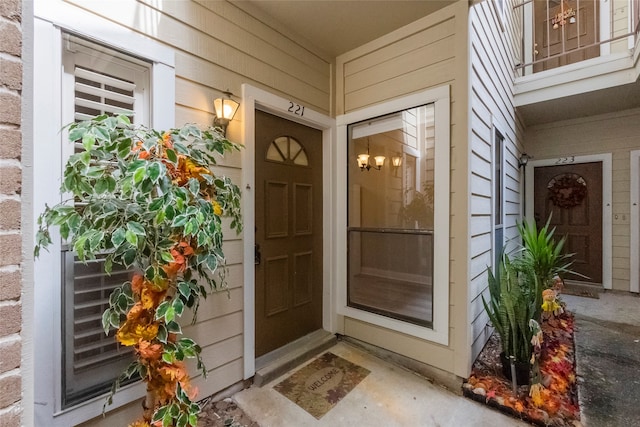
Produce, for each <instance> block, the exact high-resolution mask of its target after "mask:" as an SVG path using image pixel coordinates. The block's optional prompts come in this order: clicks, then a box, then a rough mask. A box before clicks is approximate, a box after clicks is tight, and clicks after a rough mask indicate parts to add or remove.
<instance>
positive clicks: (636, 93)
mask: <svg viewBox="0 0 640 427" xmlns="http://www.w3.org/2000/svg"><path fill="white" fill-rule="evenodd" d="M631 108H640V81H636V82H634V83H630V84H625V85H620V86H614V87H610V88H607V89H601V90H595V91H591V92H584V93H580V94H577V95H572V96H565V97H562V98H557V99H551V100H548V101H543V102H538V103H534V104H529V105H523V106H520V107H518V111H519V112H520V113H521V117H522V118H523V120H524V122H525V124H526V125H527V126H534V125H538V124H543V123H551V122H555V121H560V120H569V119H577V118H580V117H589V116H594V115H597V114H605V113H614V112H616V111H623V110H628V109H631Z"/></svg>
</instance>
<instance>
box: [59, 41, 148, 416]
mask: <svg viewBox="0 0 640 427" xmlns="http://www.w3.org/2000/svg"><path fill="white" fill-rule="evenodd" d="M63 43H64V46H63V47H64V49H63V85H62V94H63V98H64V100H63V112H62V114H63V120H64V122H65V123H69V122H72V121H81V120H86V119H89V118H91V117H93V116H96V115H100V114H117V113H125V114H127V115H128V116H129V117H130V119H131V120H132V122H134V123H136V124H142V125H147V126H148V125H149V110H150V108H149V99H148V98H149V96H148V92H149V90H148V88H149V85H150V81H149V76H150V66H151V65H150V64H148V63H145V62H142V61H140V60H138V59H136V58H133V57H130V56H127V55H124V54H122V53H120V52H118V51H115V50H113V49H109V48H107V47H104V46H101V45H97V44H95V43H92V42H89V41H87V40H83V39H81V38H78V37H75V36H71V35H66V37H63ZM80 148H81V147H74V146H72V145H71V144H67V143H65V144H64V146H63V156H62V161H63V163H64V162H66V159H67V158H68V156H69V155H70V154H72V153H73V151H75V150H78V149H80ZM62 260H63V262H62V266H63V269H62V278H61V288H62V289H61V291H62V295H63V298H62V310H61V312H62V316H63V321H62V330H61V331H60V333H61V341H62V344H63V347H62V348H63V354H62V407H63V408H67V407H69V406H73V405H75V404H77V403H80V402H83V401H85V400H88V399H90V398H92V397H94V396H97V395H99V394H102V393H104V392H106V391H108V390H109V389H110V387H111V383H112V382H113V380H114V379H115V378H116V377H117V376H118V375H119V374H120V372H121V371H122V370H123V369H124V368H125V367H126V366H127V365H128V364H129V363H130V362H131V352H130V349H124V348H120V347H119V346H118V345H117V343H116V341H115V339H114V338H113V335H109V336H106V335H105V334H104V331H103V329H102V321H101V319H102V313H103V312H104V310H105V309H106V308H107V307H108V302H109V295H110V294H111V291H112V290H113V289H114V288H115V287H116V286H119V285H121V284H122V283H123V282H125V281H127V280H129V278H130V276H131V274H132V272H131V271H127V270H123V269H121V268H120V269H118V268H117V267H116V266H114V271H113V272H112V274H111V275H106V274H105V273H104V268H103V262H102V260H101V259H96V260H94V261H90V262H89V263H88V264H86V265H85V264H84V263H82V262H80V261H79V260H78V259H77V257H76V256H74V254H73V253H72V252H70V251H68V250H67V248H65V246H64V245H63V246H62Z"/></svg>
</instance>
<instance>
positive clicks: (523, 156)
mask: <svg viewBox="0 0 640 427" xmlns="http://www.w3.org/2000/svg"><path fill="white" fill-rule="evenodd" d="M529 159H533V156H530V155H528V154H527V153H522V154H521V155H520V158H519V159H518V167H519V168H522V167H526V166H527V163H529Z"/></svg>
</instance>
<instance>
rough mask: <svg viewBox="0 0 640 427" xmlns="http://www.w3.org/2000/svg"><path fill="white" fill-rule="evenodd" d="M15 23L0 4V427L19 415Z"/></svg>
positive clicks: (13, 11) (10, 7) (15, 8)
mask: <svg viewBox="0 0 640 427" xmlns="http://www.w3.org/2000/svg"><path fill="white" fill-rule="evenodd" d="M21 17H22V1H21V0H0V319H2V321H1V322H0V390H1V392H0V427H9V426H18V425H20V424H21V422H20V418H21V414H22V406H21V403H22V400H21V395H22V375H21V369H20V361H21V353H22V351H21V347H22V342H21V339H20V333H21V330H22V306H21V299H20V294H21V290H22V289H21V282H22V272H21V267H20V263H21V259H22V253H21V247H22V237H21V224H20V221H21V216H20V207H21V190H22V188H21V186H22V170H21V165H20V152H21V147H22V134H21V131H20V121H21V117H22V111H21V102H22V98H21V96H22V23H21Z"/></svg>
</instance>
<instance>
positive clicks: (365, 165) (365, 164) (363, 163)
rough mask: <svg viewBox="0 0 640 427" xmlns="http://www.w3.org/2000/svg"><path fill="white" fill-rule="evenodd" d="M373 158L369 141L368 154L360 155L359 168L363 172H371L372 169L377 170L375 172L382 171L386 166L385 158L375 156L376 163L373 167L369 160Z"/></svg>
mask: <svg viewBox="0 0 640 427" xmlns="http://www.w3.org/2000/svg"><path fill="white" fill-rule="evenodd" d="M370 157H371V156H370V155H369V140H368V139H367V154H364V153H363V154H358V157H357V159H358V167H359V168H360V170H361V171H363V170H365V169H366V170H367V171H368V170H370V169H372V168H373V169H375V170H380V169H382V166H383V165H384V159H385V157H384V156H374V157H373V159H374V161H375V164H374V165H372V164H371V163H369V158H370Z"/></svg>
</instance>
